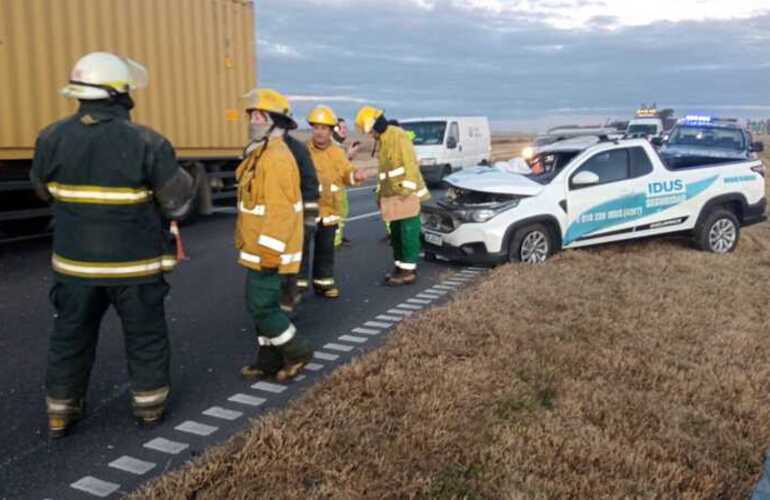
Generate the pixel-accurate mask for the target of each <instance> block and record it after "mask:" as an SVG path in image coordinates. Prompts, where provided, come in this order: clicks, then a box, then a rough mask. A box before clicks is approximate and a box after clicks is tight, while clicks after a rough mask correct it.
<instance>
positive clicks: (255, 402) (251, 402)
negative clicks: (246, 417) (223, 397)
mask: <svg viewBox="0 0 770 500" xmlns="http://www.w3.org/2000/svg"><path fill="white" fill-rule="evenodd" d="M227 400H228V401H232V402H233V403H240V404H242V405H248V406H260V405H262V404H264V403H265V401H267V400H266V399H265V398H258V397H256V396H249V395H248V394H235V395H233V396H230V397H229V398H227Z"/></svg>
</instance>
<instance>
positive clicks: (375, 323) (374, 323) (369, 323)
mask: <svg viewBox="0 0 770 500" xmlns="http://www.w3.org/2000/svg"><path fill="white" fill-rule="evenodd" d="M364 326H367V327H371V328H390V327H391V326H393V323H381V322H379V321H367V322H366V323H364Z"/></svg>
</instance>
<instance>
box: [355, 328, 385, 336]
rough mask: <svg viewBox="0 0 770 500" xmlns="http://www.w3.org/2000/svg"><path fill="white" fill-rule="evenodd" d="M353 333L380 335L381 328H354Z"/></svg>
mask: <svg viewBox="0 0 770 500" xmlns="http://www.w3.org/2000/svg"><path fill="white" fill-rule="evenodd" d="M350 331H351V332H353V333H360V334H362V335H379V334H380V331H379V330H372V329H371V328H353V329H352V330H350Z"/></svg>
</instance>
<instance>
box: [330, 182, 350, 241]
mask: <svg viewBox="0 0 770 500" xmlns="http://www.w3.org/2000/svg"><path fill="white" fill-rule="evenodd" d="M340 198H341V200H340V222H339V224H337V234H336V235H335V236H334V246H335V247H338V246H340V245H342V237H343V236H344V235H343V231H344V230H345V219H347V218H348V215H350V201H349V200H348V191H347V190H346V189H345V190H343V191H342V196H341V197H340Z"/></svg>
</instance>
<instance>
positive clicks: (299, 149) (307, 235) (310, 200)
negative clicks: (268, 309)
mask: <svg viewBox="0 0 770 500" xmlns="http://www.w3.org/2000/svg"><path fill="white" fill-rule="evenodd" d="M255 92H256V90H252V91H250V92H249V93H247V94H245V95H244V96H243V97H242V98H241V99H242V100H243V101H244V104H245V106H246V107H249V106H250V105H251V104H252V103H253V102H254V99H255V96H254V93H255ZM256 127H257V126H256V124H253V123H249V141H250V142H249V145H248V146H247V147H246V149H245V150H244V153H243V157H244V158H246V157H247V156H249V154H251V152H252V151H253V150H254V148H256V147H257V145H258V144H259V142H258V141H257V140H256V139H255V137H254V133H255V131H256ZM283 139H284V142H286V145H287V146H288V147H289V150H290V151H291V154H292V156H294V160H295V161H296V162H297V165H298V167H299V175H300V191H301V192H302V203H303V209H304V210H303V215H304V223H305V228H304V229H305V231H304V241H303V245H302V261H303V262H305V261H307V260H308V259H309V258H310V257H309V255H310V252H311V241H312V240H313V237H314V233H315V228H316V219H317V218H318V198H319V192H318V176H317V175H316V169H315V166H314V165H313V159H312V158H311V157H310V152H309V151H308V149H307V146H306V145H305V143H304V142H302V141H300V140H299V139H296V138H295V137H294V136H292V135H291V134H290V133H289V131H288V130H286V131H285V132H284V136H283ZM309 280H310V277H309V276H300V275H296V274H294V275H286V276H285V277H284V281H283V284H282V285H281V309H283V311H284V312H285V313H287V314H292V313H293V312H294V308H295V307H296V306H297V305H298V304H299V302H300V300H301V299H302V296H303V295H304V294H305V292H307V290H308V282H309Z"/></svg>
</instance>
